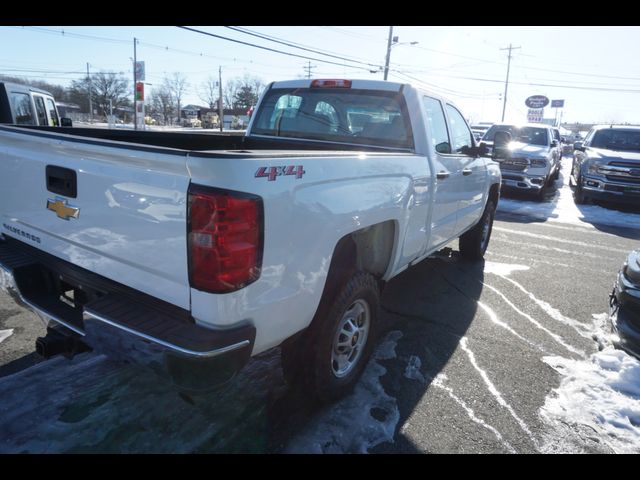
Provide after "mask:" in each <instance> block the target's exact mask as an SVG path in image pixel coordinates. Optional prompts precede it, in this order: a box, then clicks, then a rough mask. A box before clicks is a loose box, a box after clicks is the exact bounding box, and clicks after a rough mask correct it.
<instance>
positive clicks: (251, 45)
mask: <svg viewBox="0 0 640 480" xmlns="http://www.w3.org/2000/svg"><path fill="white" fill-rule="evenodd" d="M176 26H177V27H178V28H182V29H184V30H189V31H191V32H195V33H199V34H201V35H207V36H209V37H214V38H220V39H222V40H227V41H229V42H234V43H239V44H241V45H248V46H250V47H254V48H259V49H261V50H267V51H269V52H275V53H280V54H282V55H288V56H290V57H297V58H304V59H305V60H314V61H316V62H323V63H329V64H332V65H338V66H340V67H348V68H357V69H358V70H367V71H368V70H369V69H368V68H366V67H358V66H357V65H347V64H344V63H337V62H332V61H330V60H323V59H321V58H315V57H308V56H306V55H298V54H297V53H291V52H284V51H282V50H276V49H275V48H270V47H264V46H261V45H256V44H255V43H249V42H245V41H242V40H236V39H234V38H229V37H225V36H222V35H217V34H215V33H209V32H205V31H202V30H198V29H195V28H191V27H184V26H181V25H176Z"/></svg>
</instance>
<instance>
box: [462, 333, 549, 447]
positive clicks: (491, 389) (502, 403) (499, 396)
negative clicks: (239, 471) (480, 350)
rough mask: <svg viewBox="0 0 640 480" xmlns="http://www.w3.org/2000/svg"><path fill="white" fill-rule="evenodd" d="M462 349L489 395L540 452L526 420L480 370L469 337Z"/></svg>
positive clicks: (464, 338) (464, 339) (485, 373)
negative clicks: (470, 346) (507, 413)
mask: <svg viewBox="0 0 640 480" xmlns="http://www.w3.org/2000/svg"><path fill="white" fill-rule="evenodd" d="M460 347H461V348H462V350H463V351H464V352H465V353H466V354H467V357H468V358H469V361H470V362H471V365H472V366H473V368H474V369H475V370H476V371H477V372H478V373H479V374H480V377H481V378H482V380H483V381H484V383H485V385H486V386H487V389H488V390H489V393H491V395H493V397H494V398H495V399H496V400H497V402H498V404H499V405H500V406H502V407H504V408H505V409H506V410H507V411H508V412H509V413H510V414H511V416H512V417H513V418H514V420H515V421H516V422H517V423H518V425H519V426H520V428H521V429H522V431H523V432H524V433H526V434H527V436H528V437H529V439H530V440H531V442H532V443H533V445H534V446H535V448H536V450H538V451H540V446H539V445H538V441H537V440H536V439H535V437H534V436H533V433H531V430H530V429H529V427H528V426H527V424H526V423H525V422H524V420H522V419H521V418H520V417H519V416H518V414H517V413H516V412H515V410H514V409H513V407H512V406H511V405H509V403H507V401H506V400H505V399H504V397H503V396H502V394H501V393H500V391H499V390H498V389H497V388H496V386H495V385H494V384H493V382H492V381H491V380H490V379H489V376H488V375H487V372H486V371H485V370H483V369H482V368H480V366H479V365H478V362H477V360H476V356H475V354H474V353H473V351H472V350H471V349H470V348H469V345H468V339H467V337H462V338H461V339H460Z"/></svg>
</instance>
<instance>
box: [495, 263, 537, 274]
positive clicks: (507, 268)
mask: <svg viewBox="0 0 640 480" xmlns="http://www.w3.org/2000/svg"><path fill="white" fill-rule="evenodd" d="M529 268H530V267H528V266H527V265H516V264H513V263H499V262H487V261H485V262H484V271H485V273H494V274H496V275H502V276H507V275H511V273H512V272H517V271H519V270H529Z"/></svg>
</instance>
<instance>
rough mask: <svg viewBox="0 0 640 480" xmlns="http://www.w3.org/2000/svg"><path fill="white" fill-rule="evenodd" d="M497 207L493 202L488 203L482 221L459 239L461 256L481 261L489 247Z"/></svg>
mask: <svg viewBox="0 0 640 480" xmlns="http://www.w3.org/2000/svg"><path fill="white" fill-rule="evenodd" d="M495 213H496V207H495V205H494V203H493V201H492V200H489V201H488V202H487V205H486V207H485V208H484V212H483V213H482V217H481V218H480V221H479V222H478V223H477V225H476V226H475V227H473V228H472V229H471V230H469V231H468V232H466V233H465V234H463V235H462V236H461V237H460V239H459V241H458V242H459V247H460V254H461V255H462V256H463V257H465V258H467V259H469V260H480V259H481V258H482V257H483V256H484V253H485V252H486V251H487V247H488V246H489V239H490V238H491V230H492V229H493V219H494V217H495Z"/></svg>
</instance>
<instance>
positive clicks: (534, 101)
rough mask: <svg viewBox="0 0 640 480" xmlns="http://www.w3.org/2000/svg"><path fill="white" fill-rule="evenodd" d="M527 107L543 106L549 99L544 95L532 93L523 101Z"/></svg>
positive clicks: (547, 103)
mask: <svg viewBox="0 0 640 480" xmlns="http://www.w3.org/2000/svg"><path fill="white" fill-rule="evenodd" d="M524 104H525V105H526V106H527V107H529V108H544V107H546V106H547V105H549V99H548V98H547V97H545V96H544V95H532V96H531V97H529V98H527V99H526V100H525V101H524Z"/></svg>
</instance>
